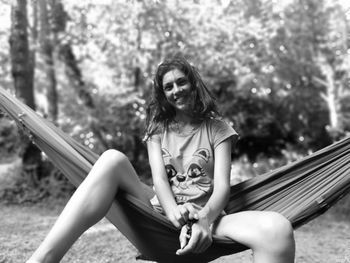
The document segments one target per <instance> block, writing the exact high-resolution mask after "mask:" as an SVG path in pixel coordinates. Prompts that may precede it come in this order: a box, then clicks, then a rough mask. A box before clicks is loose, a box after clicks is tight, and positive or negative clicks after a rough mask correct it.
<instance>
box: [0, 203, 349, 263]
mask: <svg viewBox="0 0 350 263" xmlns="http://www.w3.org/2000/svg"><path fill="white" fill-rule="evenodd" d="M343 202H347V200H341V201H340V203H339V204H337V205H336V206H338V205H339V206H342V205H343V204H342V203H343ZM63 203H64V202H57V201H55V202H45V203H41V204H36V205H27V206H23V205H22V206H19V205H4V204H0V211H1V225H0V233H1V235H0V263H15V262H25V260H26V259H27V258H28V257H29V256H30V255H31V253H32V252H33V251H34V250H35V248H36V247H37V246H38V245H39V244H40V242H41V241H42V240H43V238H44V237H45V235H46V234H47V232H48V230H49V229H50V228H51V226H52V225H53V223H54V221H55V219H56V218H57V216H58V214H59V212H60V210H61V209H62V207H63ZM336 210H337V208H336V207H335V208H332V209H331V210H330V211H329V212H328V213H326V214H324V215H322V216H320V217H319V218H317V219H315V220H313V221H312V222H310V223H308V224H307V225H305V226H303V227H301V228H300V229H298V230H297V231H296V232H295V237H296V243H297V253H296V262H300V263H313V262H319V263H323V262H324V263H329V262H333V263H346V262H349V260H350V224H349V220H348V218H346V216H345V215H343V216H341V218H339V216H337V213H336V212H335V211H336ZM136 254H137V251H136V249H135V248H134V247H133V246H132V245H131V244H130V243H129V242H128V241H127V239H126V238H125V237H124V236H122V235H121V233H120V232H119V231H118V230H116V229H115V228H114V227H113V226H112V225H111V224H110V223H108V222H107V220H105V219H103V220H102V221H101V222H99V223H98V224H97V225H95V226H94V227H92V228H90V229H89V230H88V231H87V232H85V233H84V235H83V236H82V237H81V238H80V239H79V240H78V241H77V242H76V243H75V244H74V246H73V247H72V248H71V250H70V251H69V252H68V254H67V255H66V256H65V257H64V259H63V260H62V262H63V263H68V262H72V263H82V262H84V263H89V262H90V263H92V262H106V263H107V262H136V260H135V255H136ZM346 260H348V261H346ZM137 262H140V263H142V262H145V261H137ZM214 262H216V263H226V262H227V263H228V262H251V252H250V251H246V252H243V253H239V254H236V255H231V256H225V257H222V258H220V259H217V260H215V261H214Z"/></svg>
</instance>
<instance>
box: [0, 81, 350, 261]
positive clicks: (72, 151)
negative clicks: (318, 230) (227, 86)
mask: <svg viewBox="0 0 350 263" xmlns="http://www.w3.org/2000/svg"><path fill="white" fill-rule="evenodd" d="M0 105H1V106H2V107H3V109H4V110H5V111H6V112H7V113H8V114H9V115H10V116H11V117H12V118H13V119H14V120H16V122H17V123H18V125H19V126H21V127H22V128H23V129H24V130H25V131H27V132H28V135H29V136H30V137H31V139H32V141H33V142H34V143H35V144H36V145H37V146H38V147H39V148H40V149H41V150H42V151H43V152H45V154H46V155H47V156H48V157H49V158H50V159H51V161H52V162H53V163H54V164H55V165H56V166H57V167H58V168H59V169H60V170H61V171H62V172H63V173H64V174H65V175H66V176H67V177H68V179H69V180H70V181H71V182H72V183H73V184H74V185H75V186H78V185H79V184H80V183H81V182H82V181H83V180H84V178H85V176H86V175H87V174H88V172H89V171H90V169H91V167H92V165H93V164H94V162H95V161H96V160H97V158H98V155H96V154H95V153H93V152H92V151H91V150H90V149H88V148H87V147H84V146H83V145H81V144H79V143H78V142H76V141H75V140H73V139H72V138H71V137H70V136H68V135H67V134H65V133H64V132H62V131H61V130H60V129H58V128H57V127H55V126H54V125H53V124H52V123H50V122H49V121H47V120H45V119H44V118H42V117H40V116H39V115H37V114H36V113H35V112H34V111H32V110H31V109H30V108H29V107H28V106H26V105H25V104H23V103H22V102H20V101H19V100H18V99H16V98H14V97H13V96H12V95H11V94H10V93H8V92H7V91H5V90H4V89H2V88H0ZM349 142H350V138H345V139H343V140H341V141H339V142H336V143H334V144H332V145H330V146H328V147H326V148H324V149H322V150H320V151H317V152H315V153H313V154H311V155H309V156H307V157H305V158H303V159H301V160H299V161H297V162H294V163H292V164H289V165H286V166H283V167H281V168H279V169H276V170H274V171H271V172H268V173H266V174H263V175H261V176H258V177H255V178H252V179H250V180H247V181H244V182H242V183H239V184H237V185H233V186H231V195H230V200H229V203H228V205H227V207H226V209H225V211H226V212H227V213H235V212H238V211H243V210H269V211H276V212H279V213H281V214H283V215H284V216H285V217H287V218H288V219H289V220H290V221H291V223H292V225H293V227H294V228H297V227H299V226H301V225H302V224H304V223H306V222H308V221H310V220H311V219H313V218H314V217H316V216H318V215H320V214H322V213H323V212H325V211H326V210H327V209H328V208H329V207H330V206H331V205H333V204H334V203H335V202H336V201H337V200H339V199H340V198H341V197H343V196H344V195H345V194H346V193H348V192H349V191H350V175H349V174H350V162H349V159H350V155H349V152H350V143H349ZM106 217H107V219H108V220H109V221H110V222H111V223H112V224H114V225H115V226H116V227H117V228H118V229H119V231H120V232H121V233H122V234H123V235H124V236H126V237H127V238H128V239H129V241H130V242H131V243H132V244H133V245H134V246H135V247H136V248H137V249H138V250H139V251H140V253H141V254H142V255H143V257H142V259H148V260H153V261H158V262H208V261H211V260H214V259H216V258H218V257H221V256H224V255H228V254H233V253H237V252H241V251H243V250H245V249H247V247H245V246H243V245H241V244H239V243H236V242H233V241H231V240H228V239H226V238H223V237H219V236H214V237H213V244H212V245H211V247H210V248H209V249H208V250H206V251H205V252H204V253H202V254H189V255H184V256H177V255H176V254H175V251H176V250H177V249H178V248H179V241H178V236H179V230H177V229H176V228H175V227H174V226H173V225H172V224H171V223H170V222H169V221H168V220H167V218H166V217H164V216H162V215H160V214H159V213H157V212H155V211H153V210H152V209H151V208H149V207H147V206H146V205H145V204H143V203H142V202H141V201H139V200H138V199H136V198H134V197H133V196H131V195H128V194H126V193H122V192H120V193H118V195H117V197H116V199H115V202H114V203H113V204H112V207H111V208H110V210H109V212H108V214H107V216H106Z"/></svg>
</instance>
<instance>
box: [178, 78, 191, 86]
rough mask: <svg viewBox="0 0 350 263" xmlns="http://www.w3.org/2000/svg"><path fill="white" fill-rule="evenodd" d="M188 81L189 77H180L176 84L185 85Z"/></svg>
mask: <svg viewBox="0 0 350 263" xmlns="http://www.w3.org/2000/svg"><path fill="white" fill-rule="evenodd" d="M187 83H188V81H187V79H179V80H178V81H177V82H176V84H177V85H179V86H185V85H186V84H187Z"/></svg>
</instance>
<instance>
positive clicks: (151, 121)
mask: <svg viewBox="0 0 350 263" xmlns="http://www.w3.org/2000/svg"><path fill="white" fill-rule="evenodd" d="M174 69H178V70H180V71H181V72H183V73H184V74H185V76H186V77H187V79H188V81H189V83H190V85H191V89H192V94H193V96H194V102H195V103H194V108H193V109H192V112H193V117H194V118H195V119H196V120H199V121H203V120H205V119H209V118H213V117H216V116H218V115H219V113H218V110H217V105H216V103H215V98H214V96H213V95H212V94H211V92H210V91H209V90H208V88H207V86H206V85H205V84H204V82H203V80H202V78H201V76H200V75H199V73H198V71H197V69H196V68H195V67H193V66H192V65H191V64H190V63H188V62H187V60H186V59H185V58H184V57H182V56H175V57H172V58H169V59H166V60H164V61H163V62H162V63H161V64H160V65H159V66H158V69H157V71H156V74H155V77H154V81H153V93H152V98H151V101H150V103H149V105H148V107H147V110H146V114H147V118H146V130H145V140H147V139H148V138H149V137H150V136H152V135H153V134H154V133H156V132H159V131H161V130H162V129H164V128H166V127H167V125H168V124H169V123H170V122H171V121H173V120H174V118H175V115H176V112H175V109H174V107H173V106H172V105H171V104H170V103H169V102H168V100H167V99H166V97H165V94H164V90H163V77H164V75H165V74H166V73H167V72H169V71H171V70H174Z"/></svg>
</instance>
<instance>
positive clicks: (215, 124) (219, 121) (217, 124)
mask: <svg viewBox="0 0 350 263" xmlns="http://www.w3.org/2000/svg"><path fill="white" fill-rule="evenodd" d="M206 123H207V125H208V127H210V128H212V129H216V128H219V129H220V128H226V127H231V128H232V124H230V123H228V122H227V121H226V120H224V119H223V118H221V117H215V118H209V119H207V120H206Z"/></svg>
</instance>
